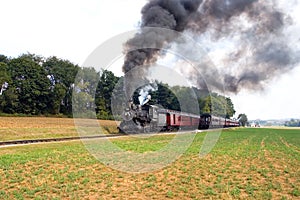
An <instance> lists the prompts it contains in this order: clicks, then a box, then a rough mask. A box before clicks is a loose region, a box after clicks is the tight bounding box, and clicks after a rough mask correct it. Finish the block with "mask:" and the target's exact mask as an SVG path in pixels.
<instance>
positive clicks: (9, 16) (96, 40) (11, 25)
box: [0, 0, 300, 119]
mask: <svg viewBox="0 0 300 200" xmlns="http://www.w3.org/2000/svg"><path fill="white" fill-rule="evenodd" d="M145 2H146V1H145V0H85V1H82V0H80V1H79V0H26V1H24V0H9V1H4V0H2V1H1V12H0V18H1V31H0V54H4V55H6V56H10V57H16V56H19V55H20V54H22V53H26V52H30V53H34V54H38V55H42V56H45V57H49V56H57V57H60V58H63V59H68V60H70V61H71V62H73V63H75V64H79V65H82V64H83V63H84V61H85V60H86V58H87V57H88V56H89V55H90V53H91V52H92V51H93V50H94V49H95V48H97V47H98V46H99V45H101V44H102V43H103V42H104V41H107V40H109V39H110V38H112V37H113V36H115V35H118V34H121V33H123V32H126V31H130V30H132V29H134V28H137V27H138V24H139V21H140V17H141V16H140V10H141V8H142V6H143V5H144V4H145ZM282 2H284V1H282ZM293 4H295V5H296V4H297V7H295V10H298V12H295V13H299V14H295V13H294V15H293V17H294V18H295V20H296V23H298V25H299V24H300V9H299V2H298V1H297V0H293V1H289V6H291V5H292V6H293ZM295 30H300V26H298V29H297V28H296V29H295ZM295 35H300V31H299V32H295ZM295 42H299V40H297V41H295ZM120 63H121V62H120ZM120 71H121V66H120ZM299 83H300V66H298V67H297V68H295V69H294V70H293V71H290V72H289V73H287V74H284V75H282V76H280V77H276V78H275V79H273V80H272V81H271V82H270V83H269V85H267V86H266V88H265V90H264V91H241V92H240V93H239V94H237V95H231V96H230V97H231V99H232V100H233V103H234V105H235V108H236V111H237V114H239V113H246V114H247V115H248V118H249V119H280V118H300V92H299V85H300V84H299Z"/></svg>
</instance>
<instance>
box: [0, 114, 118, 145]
mask: <svg viewBox="0 0 300 200" xmlns="http://www.w3.org/2000/svg"><path fill="white" fill-rule="evenodd" d="M97 121H98V123H99V124H101V127H102V133H104V134H109V133H112V134H114V133H118V130H117V123H116V122H114V121H105V120H97ZM97 128H98V127H97ZM91 135H92V133H91ZM76 136H78V133H77V130H76V127H75V125H74V120H73V119H71V118H47V117H0V141H8V140H22V139H41V138H61V137H76Z"/></svg>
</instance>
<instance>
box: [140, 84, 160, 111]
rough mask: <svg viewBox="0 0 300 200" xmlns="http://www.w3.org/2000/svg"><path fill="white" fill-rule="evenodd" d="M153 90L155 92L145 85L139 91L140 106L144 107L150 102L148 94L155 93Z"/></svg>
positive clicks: (152, 88)
mask: <svg viewBox="0 0 300 200" xmlns="http://www.w3.org/2000/svg"><path fill="white" fill-rule="evenodd" d="M155 90H157V89H155V88H154V87H152V86H151V85H146V86H144V87H143V88H142V89H141V90H140V93H139V95H140V96H139V102H140V105H141V106H143V105H145V104H146V103H148V102H149V101H150V100H151V95H149V92H151V91H155Z"/></svg>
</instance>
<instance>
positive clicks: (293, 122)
mask: <svg viewBox="0 0 300 200" xmlns="http://www.w3.org/2000/svg"><path fill="white" fill-rule="evenodd" d="M284 126H287V127H300V120H299V119H291V120H290V121H286V122H285V123H284Z"/></svg>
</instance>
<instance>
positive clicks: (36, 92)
mask: <svg viewBox="0 0 300 200" xmlns="http://www.w3.org/2000/svg"><path fill="white" fill-rule="evenodd" d="M8 66H9V70H10V75H11V79H12V84H11V87H12V88H13V91H14V92H16V93H15V95H17V99H18V100H17V101H16V102H18V105H17V108H16V110H14V112H18V113H25V114H42V113H45V112H46V111H47V105H48V103H49V87H50V81H49V80H48V78H47V74H46V71H45V70H44V68H43V67H42V66H41V65H40V64H38V63H36V61H35V60H34V59H32V56H28V55H22V56H20V57H19V58H15V59H12V60H11V61H10V62H9V64H8Z"/></svg>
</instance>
